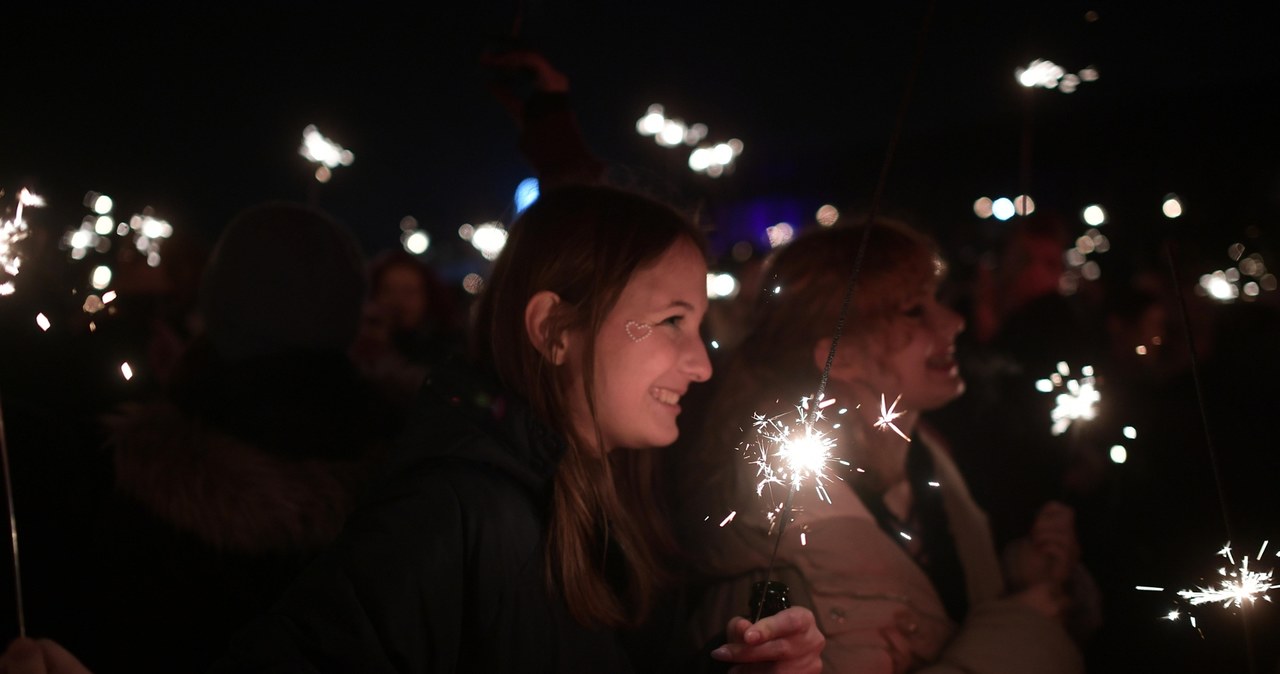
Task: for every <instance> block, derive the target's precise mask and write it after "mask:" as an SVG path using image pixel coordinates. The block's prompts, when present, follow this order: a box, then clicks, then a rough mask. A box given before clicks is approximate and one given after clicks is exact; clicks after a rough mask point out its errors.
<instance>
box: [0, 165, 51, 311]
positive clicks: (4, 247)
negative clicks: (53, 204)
mask: <svg viewBox="0 0 1280 674" xmlns="http://www.w3.org/2000/svg"><path fill="white" fill-rule="evenodd" d="M43 205H44V199H43V198H41V197H40V196H38V195H35V194H32V193H31V192H30V191H29V190H27V188H25V187H24V188H22V191H21V192H19V193H18V205H17V207H16V208H15V209H14V214H13V219H12V220H0V271H3V272H4V275H6V276H17V275H18V272H19V271H21V269H22V255H21V254H20V253H19V252H18V250H17V245H18V242H19V241H22V240H23V239H25V238H27V223H26V221H25V220H23V219H22V209H23V207H25V206H32V207H35V206H43ZM13 291H14V286H13V282H12V281H11V280H7V279H6V280H4V281H3V282H0V295H12V294H13Z"/></svg>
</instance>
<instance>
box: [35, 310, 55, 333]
mask: <svg viewBox="0 0 1280 674" xmlns="http://www.w3.org/2000/svg"><path fill="white" fill-rule="evenodd" d="M36 325H38V326H40V330H41V331H42V332H48V331H49V326H51V325H53V324H52V323H50V322H49V318H48V317H47V316H45V315H44V314H36Z"/></svg>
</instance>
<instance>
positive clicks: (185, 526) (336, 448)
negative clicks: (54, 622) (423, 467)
mask: <svg viewBox="0 0 1280 674" xmlns="http://www.w3.org/2000/svg"><path fill="white" fill-rule="evenodd" d="M199 348H200V347H194V348H192V349H190V350H189V351H188V352H187V354H185V355H184V361H183V363H184V365H185V366H188V367H191V368H195V369H192V370H190V372H191V377H190V379H189V380H188V379H184V384H183V386H181V387H177V388H178V389H181V391H185V393H184V392H178V391H175V392H174V394H173V395H172V396H170V397H169V398H167V399H165V400H159V401H150V402H144V403H132V404H127V405H123V406H121V407H119V408H118V409H117V410H116V411H115V413H113V414H111V415H110V416H108V417H107V418H106V419H105V420H104V421H105V428H106V430H107V431H108V438H107V444H108V447H109V449H110V456H111V459H112V467H113V469H114V486H113V489H112V492H111V494H110V497H109V498H107V499H104V500H103V501H102V502H101V503H99V504H98V508H97V512H96V513H95V517H94V518H93V519H94V533H93V539H92V542H91V544H90V545H91V547H89V549H88V551H87V554H85V555H83V556H84V558H85V560H86V570H85V574H86V576H87V579H86V580H87V584H88V586H89V587H88V591H87V592H86V593H85V596H84V605H83V606H79V607H75V608H74V609H71V610H68V609H64V610H68V612H72V613H74V614H75V616H76V618H77V620H78V621H79V622H80V623H81V624H82V625H83V626H84V632H85V635H84V637H83V638H78V639H72V640H69V641H68V642H67V643H68V645H70V646H72V647H74V648H75V649H76V652H77V654H78V655H79V656H80V657H81V658H82V659H83V660H84V662H85V664H86V665H87V666H89V667H91V668H92V669H94V670H95V671H101V672H114V671H130V672H170V673H172V672H198V671H204V670H205V669H207V668H208V667H209V665H210V664H211V663H212V662H213V661H214V659H215V658H216V657H218V656H219V655H221V654H222V653H223V652H224V651H225V650H226V648H227V643H228V641H229V640H230V638H231V636H232V635H233V634H235V632H236V631H237V630H239V629H241V628H242V627H244V625H245V624H246V623H247V622H249V621H250V620H252V619H253V618H255V617H257V616H258V615H260V614H261V613H262V612H264V611H265V610H266V609H268V608H270V606H271V605H272V603H273V602H274V601H275V600H276V599H277V598H278V597H279V594H280V591H281V590H282V589H283V587H284V586H285V585H286V584H287V583H288V582H289V581H290V580H292V579H293V578H294V577H295V576H297V574H298V573H299V572H300V571H301V570H302V569H303V568H305V566H306V564H307V563H308V562H309V561H310V560H311V559H312V558H313V557H314V556H315V555H316V554H317V553H319V552H320V551H321V550H323V549H325V548H327V547H328V546H330V545H331V544H332V543H333V541H334V540H335V538H336V537H337V536H338V533H339V531H341V530H342V525H343V520H344V519H345V518H346V516H347V514H348V513H349V512H350V510H351V509H352V506H353V505H354V503H355V500H356V494H357V493H358V492H359V490H360V486H361V485H362V484H363V482H364V480H365V479H366V478H367V472H368V469H369V466H370V465H373V463H374V461H375V459H376V458H377V457H378V456H379V455H381V454H383V453H384V452H385V451H386V447H385V445H386V444H387V443H388V442H389V440H388V437H389V436H391V435H393V434H394V428H392V427H391V426H390V425H389V424H388V423H386V421H385V420H384V419H383V418H382V416H381V415H380V414H379V413H378V408H377V402H376V401H377V399H376V398H375V397H374V395H373V394H372V393H371V391H370V390H369V389H368V387H367V385H366V383H365V382H364V380H362V379H361V378H360V377H359V376H358V374H357V373H356V371H355V368H354V367H352V366H351V365H350V363H348V362H346V360H345V357H344V356H343V355H342V354H341V353H337V354H329V355H323V354H312V353H293V352H291V353H277V354H273V355H272V356H270V357H269V359H263V360H258V361H245V362H237V363H229V362H225V361H220V360H209V361H207V362H203V361H200V358H201V357H203V356H209V355H210V354H209V353H208V352H204V353H203V354H202V353H201V352H199V351H198V349H199ZM197 362H199V367H198V368H197V367H196V365H197ZM188 393H194V394H198V395H194V394H193V395H188ZM140 634H145V635H147V637H148V639H150V640H151V645H149V646H148V648H146V649H139V648H138V643H137V637H138V635H140Z"/></svg>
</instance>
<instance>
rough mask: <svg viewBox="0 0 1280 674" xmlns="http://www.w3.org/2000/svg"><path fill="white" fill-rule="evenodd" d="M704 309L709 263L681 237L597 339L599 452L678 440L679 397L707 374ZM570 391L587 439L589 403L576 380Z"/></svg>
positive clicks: (640, 277) (642, 274) (640, 275)
mask: <svg viewBox="0 0 1280 674" xmlns="http://www.w3.org/2000/svg"><path fill="white" fill-rule="evenodd" d="M706 312H707V265H706V262H705V260H704V259H703V257H702V253H701V252H699V250H698V248H697V247H696V246H695V245H694V244H693V243H692V242H690V241H688V240H685V239H683V238H682V239H680V240H679V241H677V242H676V243H674V244H673V245H672V246H671V247H670V248H668V249H667V251H666V252H665V253H663V254H662V255H661V256H660V257H658V258H657V260H655V261H654V262H653V263H651V264H650V265H648V266H646V267H641V268H640V269H638V270H637V271H636V272H635V274H633V275H632V277H631V280H630V281H629V282H628V283H627V285H626V287H625V288H623V290H622V293H621V295H620V296H619V297H618V302H617V303H616V304H615V305H614V306H613V309H612V310H611V311H610V312H609V314H608V316H606V317H605V320H604V324H603V325H602V326H601V327H600V333H599V334H598V335H597V336H596V345H595V347H596V354H595V403H596V415H597V420H598V423H599V426H600V431H601V435H602V436H603V439H604V445H605V446H604V448H603V449H604V451H606V452H607V451H609V450H612V449H615V448H618V447H630V448H637V449H638V448H648V447H662V446H665V445H669V444H671V443H673V442H675V441H676V438H677V437H678V435H679V431H678V430H677V427H676V416H677V415H679V414H680V398H681V396H683V395H684V394H685V392H686V391H688V389H689V384H691V383H693V382H702V381H706V380H707V379H708V378H709V377H710V376H711V361H710V360H709V359H708V358H707V350H706V347H705V346H704V345H703V343H702V337H701V335H700V333H699V327H700V326H701V324H702V318H703V316H704V315H705V314H706ZM570 348H572V346H571V347H570ZM575 356H576V354H573V353H570V354H569V360H568V362H569V363H570V367H576V365H575V364H576V363H578V362H579V360H578V359H577V358H576V357H575ZM581 380H582V378H581V377H580V376H578V377H575V381H576V382H581ZM574 388H575V390H574V391H572V392H571V396H572V398H571V400H574V401H578V402H577V403H576V404H575V405H574V417H575V419H574V421H575V423H576V424H577V426H578V428H579V430H580V431H581V433H582V437H584V438H586V439H588V440H590V439H592V438H594V437H595V433H594V430H593V429H592V428H591V426H590V414H589V413H588V412H587V410H586V398H585V396H584V394H583V392H582V387H581V384H580V383H579V384H577V385H575V387H574Z"/></svg>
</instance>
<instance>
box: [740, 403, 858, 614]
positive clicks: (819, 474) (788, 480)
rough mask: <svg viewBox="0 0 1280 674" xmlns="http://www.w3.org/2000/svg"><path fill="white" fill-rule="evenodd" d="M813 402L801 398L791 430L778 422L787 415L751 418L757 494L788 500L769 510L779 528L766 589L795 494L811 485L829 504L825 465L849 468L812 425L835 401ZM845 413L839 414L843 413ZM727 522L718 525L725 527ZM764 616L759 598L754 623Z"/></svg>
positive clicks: (832, 442)
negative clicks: (775, 493)
mask: <svg viewBox="0 0 1280 674" xmlns="http://www.w3.org/2000/svg"><path fill="white" fill-rule="evenodd" d="M812 400H813V398H810V397H804V398H801V399H800V404H799V405H796V413H797V416H796V417H794V422H793V423H794V424H795V425H794V426H792V425H791V424H789V423H787V422H786V421H780V419H783V418H784V417H786V416H788V414H789V413H784V414H779V415H777V416H773V417H766V416H765V415H763V414H760V413H756V414H755V415H754V418H755V421H754V426H755V429H756V438H757V439H756V441H755V442H754V443H748V444H747V446H748V447H751V446H752V445H755V446H756V448H757V450H758V451H759V457H758V458H757V459H755V461H754V462H753V463H754V464H755V465H756V469H757V470H756V476H757V477H759V478H760V481H759V482H758V483H757V484H756V494H757V495H761V496H762V495H763V494H764V490H765V488H766V487H768V486H769V485H774V484H777V485H786V487H787V498H786V500H785V501H784V502H783V503H781V504H777V505H776V506H774V507H773V508H772V512H771V513H770V520H771V521H772V522H773V523H775V524H777V525H778V534H777V535H778V538H777V540H775V541H774V544H773V554H772V555H770V557H769V571H768V573H766V574H765V585H766V586H767V585H768V582H769V581H768V577H769V576H771V575H773V563H774V560H776V559H777V557H778V548H779V546H780V545H781V544H782V535H783V533H784V532H785V531H786V528H787V522H788V521H790V519H791V503H792V500H793V499H794V498H795V495H796V492H797V491H799V490H800V489H801V488H803V487H804V485H805V483H806V482H808V481H812V482H813V487H814V489H815V490H816V491H817V493H818V498H821V499H822V500H824V501H826V502H827V503H830V502H831V495H830V494H828V493H827V489H826V484H825V483H827V482H830V481H831V476H830V475H829V474H828V473H827V471H826V468H827V464H828V463H829V462H831V461H837V462H840V463H844V464H845V465H848V464H847V462H845V461H842V460H840V459H834V458H833V457H832V455H831V451H832V449H834V448H835V444H836V443H835V438H833V437H831V436H830V435H828V433H827V431H825V430H823V429H821V428H818V427H816V426H815V424H816V423H817V422H819V421H822V420H823V410H824V409H826V408H827V407H830V406H831V405H832V404H833V403H835V399H834V398H831V399H827V400H823V399H821V397H819V398H818V402H817V404H816V405H814V404H811V401H812ZM844 411H845V410H844V409H843V408H842V409H841V410H840V413H842V414H843V413H844ZM728 522H729V519H728V518H726V520H725V521H724V522H723V523H722V524H721V526H724V524H727V523H728ZM763 612H764V599H763V596H762V597H761V601H760V604H759V605H758V606H757V607H756V616H755V620H756V621H759V620H760V617H761V615H762V614H763Z"/></svg>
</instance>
